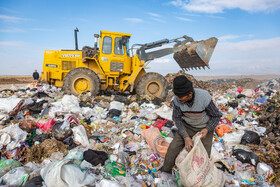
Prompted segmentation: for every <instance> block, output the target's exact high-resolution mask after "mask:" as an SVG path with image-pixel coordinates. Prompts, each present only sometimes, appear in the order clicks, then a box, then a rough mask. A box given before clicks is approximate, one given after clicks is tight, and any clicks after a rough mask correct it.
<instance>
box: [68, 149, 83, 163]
mask: <svg viewBox="0 0 280 187" xmlns="http://www.w3.org/2000/svg"><path fill="white" fill-rule="evenodd" d="M83 158H84V153H83V151H81V150H79V149H72V150H70V151H68V154H67V155H66V157H65V158H64V159H73V160H77V161H82V160H83Z"/></svg>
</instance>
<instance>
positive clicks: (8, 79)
mask: <svg viewBox="0 0 280 187" xmlns="http://www.w3.org/2000/svg"><path fill="white" fill-rule="evenodd" d="M32 82H33V78H32V76H0V84H1V85H2V84H26V83H27V84H28V83H32Z"/></svg>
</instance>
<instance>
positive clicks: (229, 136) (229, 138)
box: [223, 130, 244, 148]
mask: <svg viewBox="0 0 280 187" xmlns="http://www.w3.org/2000/svg"><path fill="white" fill-rule="evenodd" d="M243 134H244V131H243V130H240V131H236V132H232V133H226V134H225V135H224V136H223V140H224V142H225V145H226V146H227V147H229V148H230V147H232V146H235V145H237V144H240V141H241V138H242V136H243Z"/></svg>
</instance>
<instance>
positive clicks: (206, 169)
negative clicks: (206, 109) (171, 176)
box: [176, 135, 226, 187]
mask: <svg viewBox="0 0 280 187" xmlns="http://www.w3.org/2000/svg"><path fill="white" fill-rule="evenodd" d="M200 137H201V136H198V135H195V136H194V137H193V138H192V140H193V143H194V146H193V148H192V149H191V151H190V152H189V153H188V154H187V155H186V156H185V158H184V159H183V160H182V161H181V162H180V160H176V165H177V167H178V168H179V175H180V179H181V182H182V184H183V185H184V186H205V187H206V186H207V187H210V186H213V187H217V186H221V187H222V186H224V183H225V179H226V176H225V175H224V173H223V172H222V171H220V170H218V169H217V168H216V166H215V165H214V163H212V162H211V161H210V160H209V158H208V154H207V152H206V150H205V148H204V146H203V144H202V142H201V140H200ZM184 150H185V149H184ZM184 150H183V152H184ZM185 154H186V153H185Z"/></svg>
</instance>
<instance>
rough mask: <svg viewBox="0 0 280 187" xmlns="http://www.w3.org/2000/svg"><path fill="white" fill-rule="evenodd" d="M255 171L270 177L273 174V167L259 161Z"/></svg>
mask: <svg viewBox="0 0 280 187" xmlns="http://www.w3.org/2000/svg"><path fill="white" fill-rule="evenodd" d="M257 172H258V174H260V175H263V176H265V177H266V178H267V177H271V175H272V174H273V169H272V167H270V166H269V165H267V164H265V163H261V162H260V163H258V165H257Z"/></svg>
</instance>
